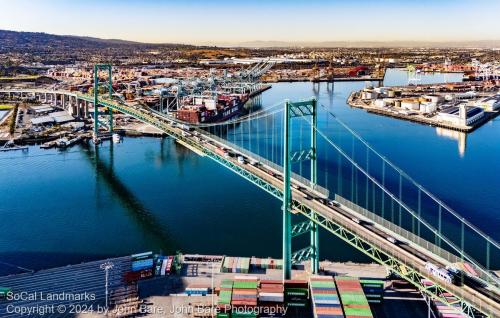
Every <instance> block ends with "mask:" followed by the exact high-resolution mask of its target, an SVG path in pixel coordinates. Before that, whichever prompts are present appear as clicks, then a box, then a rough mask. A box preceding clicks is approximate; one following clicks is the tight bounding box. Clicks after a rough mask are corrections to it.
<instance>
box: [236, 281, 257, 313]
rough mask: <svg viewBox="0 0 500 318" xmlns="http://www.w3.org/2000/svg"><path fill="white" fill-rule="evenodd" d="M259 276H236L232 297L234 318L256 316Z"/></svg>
mask: <svg viewBox="0 0 500 318" xmlns="http://www.w3.org/2000/svg"><path fill="white" fill-rule="evenodd" d="M258 284H259V282H258V278H257V277H247V276H236V277H235V278H234V282H233V294H232V298H231V317H232V318H243V317H248V318H256V317H257V314H256V313H255V312H256V310H255V309H256V308H257V287H258Z"/></svg>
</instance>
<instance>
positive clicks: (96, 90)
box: [94, 64, 113, 140]
mask: <svg viewBox="0 0 500 318" xmlns="http://www.w3.org/2000/svg"><path fill="white" fill-rule="evenodd" d="M112 68H113V67H112V66H111V64H95V65H94V140H98V138H99V106H98V105H99V71H101V70H104V71H106V70H107V71H108V72H107V73H108V74H107V75H108V91H109V99H110V100H111V98H112V95H113V75H112V73H111V72H112ZM108 111H109V131H110V132H113V110H112V109H111V108H109V109H108Z"/></svg>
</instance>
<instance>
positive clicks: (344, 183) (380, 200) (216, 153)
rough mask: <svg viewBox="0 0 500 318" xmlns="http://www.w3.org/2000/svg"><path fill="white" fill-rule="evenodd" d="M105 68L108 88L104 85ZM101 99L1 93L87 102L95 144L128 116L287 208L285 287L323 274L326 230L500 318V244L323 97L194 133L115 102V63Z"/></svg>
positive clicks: (423, 286) (442, 296)
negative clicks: (298, 269) (299, 266)
mask: <svg viewBox="0 0 500 318" xmlns="http://www.w3.org/2000/svg"><path fill="white" fill-rule="evenodd" d="M100 70H104V71H105V72H106V75H107V80H105V81H100V77H99V71H100ZM102 84H104V85H107V87H108V94H106V95H100V94H99V87H100V86H99V85H102ZM101 91H102V90H101ZM93 92H94V94H93V96H92V95H86V94H80V93H74V92H66V91H48V90H36V89H22V90H19V89H18V90H0V94H4V95H5V94H8V95H9V96H10V97H14V98H15V97H16V96H19V97H21V96H26V95H27V94H31V95H32V96H34V97H35V98H43V97H45V99H46V100H47V98H48V96H49V97H50V96H52V97H51V98H50V99H51V101H52V102H53V103H54V104H56V105H58V103H59V104H60V105H62V106H64V105H65V104H66V105H67V104H69V105H67V106H68V107H74V105H75V103H76V105H77V106H79V105H82V103H83V105H84V107H83V109H84V110H83V111H79V110H77V111H76V112H77V113H78V114H81V116H82V117H89V116H91V115H92V114H93V118H94V119H95V120H94V139H95V140H96V141H97V140H98V138H99V135H100V132H101V131H102V130H103V129H100V125H101V123H102V121H100V120H99V116H101V117H102V116H108V119H109V124H107V125H105V129H106V130H108V131H112V129H113V119H112V114H113V111H114V112H119V113H122V114H126V115H128V116H131V117H133V118H136V119H137V120H139V121H141V122H143V123H146V124H149V125H152V126H154V127H156V128H158V129H159V130H161V131H163V132H164V133H166V134H167V135H169V136H170V137H172V138H174V139H175V140H176V141H177V142H179V143H180V144H182V145H184V146H185V147H187V148H189V149H190V150H192V151H194V152H195V153H197V154H198V155H200V156H205V157H208V158H210V159H212V160H214V161H216V162H217V163H219V164H221V165H222V166H224V167H225V168H227V169H230V170H231V171H233V172H234V173H236V174H237V175H239V176H241V177H243V178H244V179H246V180H248V181H250V182H252V183H253V184H255V185H256V186H258V187H260V188H261V189H263V190H264V191H266V192H268V193H270V194H271V195H273V196H274V197H276V198H277V199H279V200H281V201H282V202H283V211H282V216H283V229H282V233H283V239H282V244H283V262H284V269H283V277H284V278H285V279H288V278H290V277H291V269H292V265H293V264H294V263H298V262H301V261H304V260H307V259H310V260H311V262H310V263H311V269H310V270H311V272H313V273H316V272H318V270H319V259H320V247H319V239H318V232H319V231H320V229H322V230H324V231H327V232H329V233H331V234H333V235H335V236H336V237H338V238H340V239H342V240H343V241H345V242H346V243H348V244H349V245H351V246H352V247H354V248H356V249H357V250H359V251H361V252H362V253H364V254H365V255H367V256H369V257H370V258H371V259H373V260H374V261H376V262H378V263H380V264H382V265H384V266H386V267H387V269H388V270H389V271H391V272H392V273H395V274H397V275H398V276H400V277H402V278H404V279H406V280H407V281H409V282H410V283H412V284H413V285H414V286H415V287H417V288H418V289H419V290H420V291H421V292H422V294H424V295H425V296H426V297H429V298H432V299H438V300H440V301H441V302H443V303H444V304H447V305H449V306H457V305H459V306H460V307H461V309H462V311H463V312H464V313H465V314H467V315H468V316H470V317H500V302H499V299H500V298H499V294H500V293H499V284H500V281H499V279H498V277H497V276H496V274H495V273H494V272H493V270H494V269H498V268H500V257H499V256H500V253H499V252H500V245H499V243H498V242H497V240H496V239H494V238H492V237H490V236H488V235H487V234H485V233H483V232H482V231H481V230H479V229H478V228H477V227H475V226H474V225H472V224H471V223H469V222H468V221H467V220H466V219H465V218H463V217H462V216H460V215H459V214H458V213H457V212H456V211H454V210H453V209H452V208H451V207H449V206H448V205H446V204H445V203H444V202H443V201H441V200H440V199H439V198H437V197H436V196H435V195H433V194H432V193H431V192H430V191H428V190H427V189H425V188H424V187H423V186H422V185H420V184H418V183H417V182H416V181H415V180H414V179H412V178H411V177H410V176H409V175H408V174H406V173H405V172H404V171H403V170H401V169H400V168H398V167H397V166H396V165H394V164H393V163H392V162H390V161H389V160H388V159H387V158H385V157H384V156H383V155H381V154H380V153H378V152H377V151H376V150H375V149H373V148H372V147H371V146H370V145H369V144H368V143H367V142H366V141H365V140H363V139H362V138H361V137H360V136H359V135H357V134H356V133H355V132H354V131H352V130H351V129H350V128H349V127H348V126H347V125H345V124H344V123H343V122H342V121H341V120H339V119H338V118H337V117H336V116H335V115H334V114H333V113H331V112H330V111H329V110H328V109H327V108H326V107H324V106H323V105H321V104H320V103H318V101H317V100H316V99H314V98H312V99H308V100H301V101H287V100H285V101H282V102H280V103H277V104H275V105H271V106H269V107H266V108H264V109H262V110H258V111H256V112H251V113H249V114H248V115H245V116H242V117H239V118H237V119H234V120H231V121H227V122H223V123H212V124H200V125H191V126H187V125H185V124H184V123H181V122H179V121H177V120H176V119H175V118H174V117H171V116H167V115H165V114H163V113H160V112H157V111H154V110H151V109H148V108H143V107H140V106H133V105H129V104H127V103H125V102H123V101H121V100H117V99H116V98H115V97H114V96H113V92H112V85H111V66H110V65H96V67H95V70H94V91H93ZM67 101H69V102H67ZM94 105H97V107H94ZM89 107H90V108H89ZM100 108H105V109H107V110H106V112H103V111H100ZM89 109H93V112H90V111H89ZM304 235H308V236H309V240H308V241H309V245H308V246H305V247H304V246H300V247H298V248H297V246H296V245H298V244H297V242H296V240H295V238H296V237H298V236H304ZM292 243H293V244H292ZM324 248H328V249H335V246H327V247H324ZM464 264H465V266H467V267H468V268H469V269H470V268H472V271H473V272H475V273H474V274H473V275H472V274H470V270H469V274H464V272H463V271H460V272H459V273H461V274H460V275H458V278H459V279H458V280H457V276H454V279H453V280H451V279H450V277H449V276H447V275H448V274H446V273H449V271H448V269H456V268H458V267H460V266H464ZM431 265H432V266H431ZM431 267H434V268H437V269H439V270H438V271H436V270H434V271H433V270H431ZM450 295H453V296H455V297H453V298H450V297H449V296H450Z"/></svg>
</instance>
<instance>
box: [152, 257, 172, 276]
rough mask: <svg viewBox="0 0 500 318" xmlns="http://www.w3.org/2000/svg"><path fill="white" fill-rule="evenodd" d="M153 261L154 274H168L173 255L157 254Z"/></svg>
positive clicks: (170, 270) (170, 269)
mask: <svg viewBox="0 0 500 318" xmlns="http://www.w3.org/2000/svg"><path fill="white" fill-rule="evenodd" d="M155 263H156V267H155V275H156V276H166V275H170V273H171V272H172V267H173V265H174V256H158V258H157V259H156V261H155Z"/></svg>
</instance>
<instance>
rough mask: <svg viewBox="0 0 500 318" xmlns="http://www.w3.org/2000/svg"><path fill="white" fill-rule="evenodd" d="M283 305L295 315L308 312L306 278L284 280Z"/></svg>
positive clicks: (307, 285)
mask: <svg viewBox="0 0 500 318" xmlns="http://www.w3.org/2000/svg"><path fill="white" fill-rule="evenodd" d="M285 306H286V307H287V308H288V310H289V311H290V312H294V314H295V315H299V314H300V313H303V314H304V315H305V314H306V313H309V310H310V309H309V284H308V282H307V281H306V280H286V281H285Z"/></svg>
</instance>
